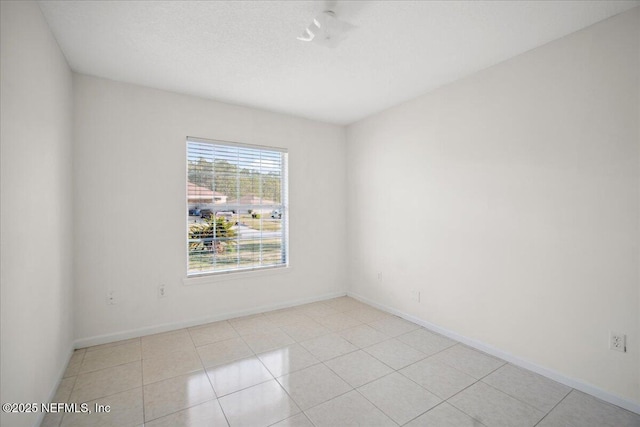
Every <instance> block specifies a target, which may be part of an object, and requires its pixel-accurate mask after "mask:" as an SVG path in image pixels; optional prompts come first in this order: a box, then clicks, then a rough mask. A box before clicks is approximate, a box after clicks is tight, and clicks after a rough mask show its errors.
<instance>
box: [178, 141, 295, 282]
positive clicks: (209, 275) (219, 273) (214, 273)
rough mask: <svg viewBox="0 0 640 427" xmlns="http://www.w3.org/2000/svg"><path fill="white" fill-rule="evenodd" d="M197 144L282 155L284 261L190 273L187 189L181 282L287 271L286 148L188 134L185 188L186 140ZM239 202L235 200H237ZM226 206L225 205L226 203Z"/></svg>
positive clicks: (187, 181)
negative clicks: (184, 261) (183, 261)
mask: <svg viewBox="0 0 640 427" xmlns="http://www.w3.org/2000/svg"><path fill="white" fill-rule="evenodd" d="M190 142H194V143H200V144H210V145H214V146H216V145H217V146H225V147H233V148H236V147H237V148H246V149H252V150H261V151H268V152H272V153H273V152H279V153H281V154H282V155H283V156H282V166H281V175H282V178H281V202H280V204H279V205H278V206H279V207H281V209H282V215H283V221H282V223H281V233H282V237H281V241H282V254H283V255H282V257H283V258H284V262H282V263H281V264H276V265H265V266H251V267H246V268H242V267H237V268H229V269H225V270H207V271H201V272H190V271H189V270H190V269H189V262H190V259H189V256H190V250H189V243H190V242H189V231H188V230H189V213H188V210H189V194H188V191H187V193H186V197H185V198H184V201H185V207H186V209H185V215H186V221H185V222H186V223H187V229H186V232H185V250H186V263H185V267H186V274H185V279H184V280H183V282H184V284H199V283H206V282H207V281H211V279H214V278H218V279H235V278H240V277H251V276H254V275H265V274H276V273H281V272H288V271H289V267H290V265H289V262H290V253H289V194H288V193H289V171H288V150H287V149H286V148H281V147H271V146H263V145H255V144H245V143H240V142H232V141H222V140H212V139H206V138H199V137H191V136H188V137H187V138H186V142H185V153H186V162H185V164H186V166H187V167H186V173H185V184H186V185H185V189H186V188H188V185H189V167H188V162H189V143H190ZM238 202H239V201H238ZM227 205H228V204H227ZM232 206H237V207H238V212H239V211H240V206H243V207H251V205H246V206H245V205H243V204H240V203H237V204H232Z"/></svg>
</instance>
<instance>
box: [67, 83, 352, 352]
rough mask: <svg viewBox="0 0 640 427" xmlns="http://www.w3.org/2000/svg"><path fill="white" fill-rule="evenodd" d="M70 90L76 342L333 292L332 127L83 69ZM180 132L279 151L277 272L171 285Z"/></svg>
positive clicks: (176, 258)
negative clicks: (284, 153)
mask: <svg viewBox="0 0 640 427" xmlns="http://www.w3.org/2000/svg"><path fill="white" fill-rule="evenodd" d="M74 88H75V142H76V144H75V165H74V177H75V189H74V196H75V207H74V209H75V232H76V233H75V236H76V240H75V245H76V246H75V261H76V263H75V274H76V275H75V278H76V281H77V286H76V287H77V292H76V304H75V308H74V310H75V313H76V318H75V321H76V326H77V336H76V338H78V339H79V340H80V344H82V345H84V344H87V343H92V342H98V341H108V340H112V339H113V338H114V337H122V336H124V335H126V333H127V331H130V332H129V334H131V335H136V334H138V335H139V334H140V333H148V332H152V331H157V330H161V329H163V328H164V329H166V328H171V327H175V325H180V324H185V322H187V323H188V322H191V321H198V320H201V319H204V318H207V317H215V316H222V315H225V314H227V313H235V312H241V311H245V310H253V309H255V308H257V307H265V306H273V305H279V304H284V303H287V302H295V301H299V300H304V299H311V298H316V297H321V296H324V295H328V294H332V293H336V292H338V293H344V292H345V290H346V283H345V279H346V261H345V258H346V219H345V215H346V205H345V200H346V188H345V182H346V167H345V151H346V144H345V129H344V128H343V127H339V126H333V125H328V124H322V123H318V122H313V121H309V120H303V119H299V118H294V117H290V116H285V115H280V114H275V113H268V112H264V111H260V110H255V109H250V108H245V107H239V106H233V105H229V104H223V103H220V102H214V101H209V100H204V99H199V98H194V97H189V96H184V95H178V94H174V93H169V92H163V91H159V90H155V89H148V88H144V87H140V86H134V85H129V84H122V83H116V82H113V81H109V80H104V79H98V78H94V77H88V76H83V75H75V76H74ZM187 136H196V137H202V138H210V139H219V140H226V141H237V142H244V143H250V144H259V145H272V146H278V147H286V148H288V149H289V181H290V182H289V199H290V259H291V271H290V272H289V273H286V274H272V275H256V276H252V277H244V278H242V279H237V280H223V281H217V282H216V283H208V284H200V285H189V286H184V285H183V284H182V279H183V278H184V277H185V275H186V253H185V252H186V248H185V245H186V243H185V238H186V237H185V232H186V225H185V224H186V223H185V221H186V217H185V215H186V204H185V197H186V194H185V193H186V183H185V175H186V158H185V138H186V137H187ZM160 283H164V284H166V285H167V291H168V296H167V297H166V298H164V299H159V298H158V296H157V287H158V285H159V284H160ZM109 289H113V290H115V292H116V297H117V300H118V303H117V304H116V305H107V304H106V294H107V291H108V290H109ZM162 325H166V326H162ZM172 325H174V326H172ZM123 333H124V335H123ZM110 334H117V335H111V336H109V335H110ZM103 335H107V337H103ZM101 336H102V337H101ZM95 337H101V338H98V339H97V340H92V339H91V338H95Z"/></svg>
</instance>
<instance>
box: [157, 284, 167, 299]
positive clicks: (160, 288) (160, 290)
mask: <svg viewBox="0 0 640 427" xmlns="http://www.w3.org/2000/svg"><path fill="white" fill-rule="evenodd" d="M166 296H167V287H166V285H164V284H162V285H160V286H158V298H164V297H166Z"/></svg>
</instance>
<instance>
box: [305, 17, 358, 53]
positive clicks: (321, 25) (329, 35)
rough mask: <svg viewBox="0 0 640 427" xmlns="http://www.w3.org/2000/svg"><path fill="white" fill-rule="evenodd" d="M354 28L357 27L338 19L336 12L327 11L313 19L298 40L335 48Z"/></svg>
mask: <svg viewBox="0 0 640 427" xmlns="http://www.w3.org/2000/svg"><path fill="white" fill-rule="evenodd" d="M353 28H355V26H353V25H351V24H349V23H348V22H345V21H341V20H340V19H338V18H337V17H336V13H335V12H334V11H332V10H325V11H324V12H322V13H321V14H319V15H317V16H316V17H315V18H313V21H311V24H309V26H308V27H307V28H305V29H304V31H303V32H302V34H301V35H300V36H298V37H297V39H298V40H300V41H303V42H314V43H316V44H320V45H322V46H327V47H331V48H333V47H336V46H337V45H338V43H340V42H341V41H342V40H344V39H345V38H346V33H347V32H348V31H350V30H352V29H353Z"/></svg>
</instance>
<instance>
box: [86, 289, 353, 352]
mask: <svg viewBox="0 0 640 427" xmlns="http://www.w3.org/2000/svg"><path fill="white" fill-rule="evenodd" d="M346 294H347V293H346V292H333V293H330V294H324V295H320V296H315V297H310V298H303V299H299V300H295V301H288V302H285V303H278V304H270V305H265V306H261V307H254V308H251V309H247V310H240V311H232V312H227V313H221V314H215V315H212V316H206V317H201V318H198V319H190V320H183V321H179V322H172V323H164V324H161V325H156V326H148V327H144V328H137V329H130V330H127V331H120V332H115V333H112V334H105V335H98V336H94V337H86V338H79V339H77V340H75V341H74V343H73V345H74V348H84V347H90V346H93V345H99V344H107V343H111V342H114V341H120V340H126V339H129V338H137V337H142V336H145V335H151V334H158V333H161V332H169V331H175V330H177V329H183V328H189V327H191V326H198V325H203V324H205V323H211V322H218V321H220V320H227V319H233V318H234V317H241V316H249V315H251V314H258V313H264V312H266V311H272V310H278V309H281V308H288V307H293V306H296V305H300V304H308V303H311V302H317V301H323V300H327V299H331V298H337V297H341V296H344V295H346Z"/></svg>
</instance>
